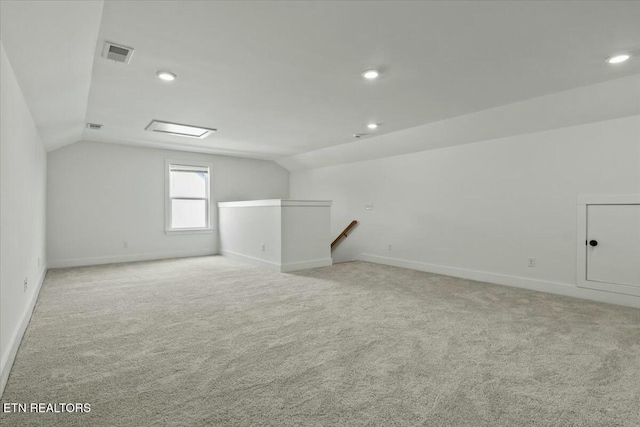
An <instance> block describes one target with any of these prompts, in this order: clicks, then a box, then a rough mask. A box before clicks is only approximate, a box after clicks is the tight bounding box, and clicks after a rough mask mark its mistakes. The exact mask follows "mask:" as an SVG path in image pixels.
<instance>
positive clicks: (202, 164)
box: [164, 159, 215, 235]
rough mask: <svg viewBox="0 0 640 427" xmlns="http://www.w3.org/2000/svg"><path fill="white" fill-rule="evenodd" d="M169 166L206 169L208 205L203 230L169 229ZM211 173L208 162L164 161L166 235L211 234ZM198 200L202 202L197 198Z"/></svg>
mask: <svg viewBox="0 0 640 427" xmlns="http://www.w3.org/2000/svg"><path fill="white" fill-rule="evenodd" d="M171 165H182V166H192V167H200V168H207V170H208V172H207V175H208V179H207V199H208V201H209V203H207V204H206V206H207V214H206V215H207V227H205V228H171V212H172V211H171V200H173V199H172V198H171ZM211 171H212V165H211V163H208V162H201V161H197V160H184V159H165V161H164V178H165V179H164V232H165V234H167V235H171V234H179V235H184V234H207V233H213V231H214V230H215V228H214V227H213V225H212V215H211V211H212V209H211V206H212V205H213V200H212V197H211ZM198 200H202V199H200V198H198Z"/></svg>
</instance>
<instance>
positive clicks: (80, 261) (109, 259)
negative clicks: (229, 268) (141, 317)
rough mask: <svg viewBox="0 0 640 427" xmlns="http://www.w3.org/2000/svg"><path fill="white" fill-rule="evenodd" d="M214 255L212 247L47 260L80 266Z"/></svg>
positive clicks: (52, 263)
mask: <svg viewBox="0 0 640 427" xmlns="http://www.w3.org/2000/svg"><path fill="white" fill-rule="evenodd" d="M205 255H216V251H215V250H213V249H197V250H193V251H181V252H158V253H150V254H149V253H147V254H132V255H113V256H104V257H93V258H75V259H57V260H51V261H49V268H64V267H81V266H86V265H100V264H115V263H120V262H136V261H151V260H156V259H167V258H187V257H192V256H205Z"/></svg>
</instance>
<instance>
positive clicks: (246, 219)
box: [218, 204, 282, 271]
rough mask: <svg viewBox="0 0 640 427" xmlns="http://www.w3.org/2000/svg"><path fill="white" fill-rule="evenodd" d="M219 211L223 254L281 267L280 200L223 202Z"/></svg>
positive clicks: (264, 265)
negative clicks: (264, 203)
mask: <svg viewBox="0 0 640 427" xmlns="http://www.w3.org/2000/svg"><path fill="white" fill-rule="evenodd" d="M218 213H219V215H220V221H219V222H220V250H221V253H222V254H223V255H225V256H230V257H234V258H237V259H241V260H243V261H246V262H250V263H252V264H254V265H258V266H263V267H266V268H271V269H273V270H277V271H280V264H281V263H282V209H281V208H280V205H279V204H278V205H276V204H271V205H267V206H246V207H235V206H233V204H232V206H224V204H223V206H220V207H219V208H218ZM262 245H264V248H263V247H262Z"/></svg>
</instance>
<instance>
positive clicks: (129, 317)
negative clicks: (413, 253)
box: [0, 257, 640, 427]
mask: <svg viewBox="0 0 640 427" xmlns="http://www.w3.org/2000/svg"><path fill="white" fill-rule="evenodd" d="M2 402H3V403H4V402H88V403H90V404H91V412H89V413H84V414H51V413H44V414H37V413H36V414H30V413H27V414H1V415H0V417H1V418H0V423H2V425H3V426H5V425H6V426H22V425H25V426H26V425H29V426H38V425H50V426H58V425H60V426H63V425H77V426H162V425H175V426H178V425H179V426H200V425H203V426H204V425H222V426H227V425H229V426H414V425H426V426H474V427H478V426H491V427H496V426H520V427H524V426H582V427H584V426H598V427H600V426H629V427H632V426H633V427H637V426H639V425H640V310H636V309H631V308H624V307H617V306H613V305H607V304H600V303H595V302H588V301H583V300H577V299H571V298H565V297H559V296H554V295H549V294H544V293H537V292H530V291H526V290H520V289H514V288H508V287H503V286H497V285H490V284H485V283H478V282H472V281H468V280H462V279H456V278H451V277H446V276H439V275H434V274H428V273H422V272H417V271H411V270H405V269H400V268H394V267H386V266H380V265H375V264H370V263H364V262H355V263H346V264H339V265H336V266H333V267H327V268H321V269H315V270H308V271H305V272H301V273H297V274H280V273H275V272H270V271H265V270H260V269H257V268H253V267H250V266H246V265H244V264H240V263H237V262H234V261H230V260H228V259H225V258H222V257H202V258H191V259H179V260H164V261H152V262H142V263H132V264H119V265H106V266H96V267H80V268H69V269H58V270H51V271H50V272H49V274H48V275H47V278H46V281H45V283H44V286H43V289H42V291H41V294H40V297H39V300H38V303H37V306H36V309H35V312H34V315H33V318H32V320H31V323H30V324H29V327H28V329H27V333H26V335H25V337H24V340H23V342H22V345H21V347H20V350H19V354H18V357H17V359H16V362H15V364H14V367H13V370H12V373H11V376H10V378H9V382H8V385H7V388H6V390H5V393H4V395H3V396H2Z"/></svg>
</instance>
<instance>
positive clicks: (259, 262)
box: [220, 249, 280, 271]
mask: <svg viewBox="0 0 640 427" xmlns="http://www.w3.org/2000/svg"><path fill="white" fill-rule="evenodd" d="M220 254H221V255H222V256H226V257H228V258H231V259H237V260H238V261H244V262H246V263H247V264H251V265H255V266H256V267H262V268H268V269H269V270H273V271H280V263H277V262H272V261H265V260H263V259H260V258H254V257H252V256H249V255H243V254H239V253H237V252H233V251H228V250H225V249H222V250H221V251H220Z"/></svg>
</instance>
